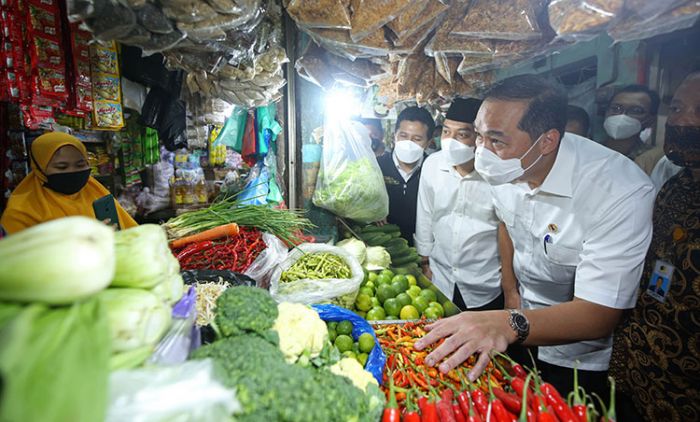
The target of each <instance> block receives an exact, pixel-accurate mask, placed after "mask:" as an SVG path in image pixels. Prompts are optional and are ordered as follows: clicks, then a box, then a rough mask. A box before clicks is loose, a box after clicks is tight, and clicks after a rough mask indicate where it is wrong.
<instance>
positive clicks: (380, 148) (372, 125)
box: [359, 118, 386, 157]
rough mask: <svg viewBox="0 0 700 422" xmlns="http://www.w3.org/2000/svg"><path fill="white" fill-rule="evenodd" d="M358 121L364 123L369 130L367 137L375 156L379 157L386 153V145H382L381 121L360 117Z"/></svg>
mask: <svg viewBox="0 0 700 422" xmlns="http://www.w3.org/2000/svg"><path fill="white" fill-rule="evenodd" d="M359 122H360V123H362V124H363V125H365V127H366V128H367V130H369V138H370V139H371V140H372V151H374V155H375V156H377V157H381V156H382V155H384V154H385V153H386V147H385V146H384V127H382V121H381V120H379V119H366V118H361V119H359Z"/></svg>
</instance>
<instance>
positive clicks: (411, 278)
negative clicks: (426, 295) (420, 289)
mask: <svg viewBox="0 0 700 422" xmlns="http://www.w3.org/2000/svg"><path fill="white" fill-rule="evenodd" d="M406 281H408V285H409V287H410V286H415V285H417V284H418V281H417V280H416V276H414V275H413V274H409V275H407V276H406Z"/></svg>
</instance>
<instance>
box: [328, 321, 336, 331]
mask: <svg viewBox="0 0 700 422" xmlns="http://www.w3.org/2000/svg"><path fill="white" fill-rule="evenodd" d="M326 325H327V326H328V329H329V330H330V329H333V330H335V327H337V326H338V323H337V322H336V321H331V322H329V323H328V324H326Z"/></svg>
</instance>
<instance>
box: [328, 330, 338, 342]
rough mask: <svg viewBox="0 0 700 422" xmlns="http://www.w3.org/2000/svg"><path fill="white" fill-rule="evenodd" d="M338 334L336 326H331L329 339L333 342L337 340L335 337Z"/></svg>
mask: <svg viewBox="0 0 700 422" xmlns="http://www.w3.org/2000/svg"><path fill="white" fill-rule="evenodd" d="M337 336H338V333H336V332H335V328H329V329H328V340H330V341H331V343H333V342H334V341H335V338H336V337H337Z"/></svg>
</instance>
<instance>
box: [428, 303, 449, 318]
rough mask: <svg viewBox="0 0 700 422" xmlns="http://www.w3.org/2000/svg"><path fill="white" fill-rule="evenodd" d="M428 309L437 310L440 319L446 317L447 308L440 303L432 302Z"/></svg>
mask: <svg viewBox="0 0 700 422" xmlns="http://www.w3.org/2000/svg"><path fill="white" fill-rule="evenodd" d="M428 308H435V310H436V311H437V313H438V315H440V318H442V317H444V316H445V308H443V307H442V305H440V304H439V303H438V302H430V303H429V304H428Z"/></svg>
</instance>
